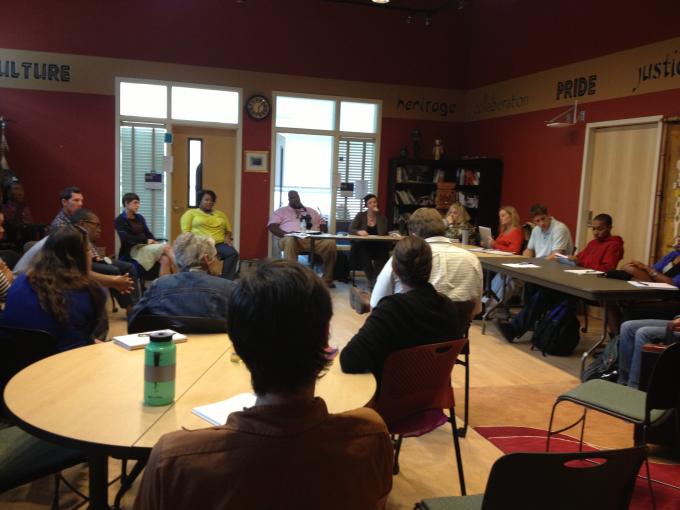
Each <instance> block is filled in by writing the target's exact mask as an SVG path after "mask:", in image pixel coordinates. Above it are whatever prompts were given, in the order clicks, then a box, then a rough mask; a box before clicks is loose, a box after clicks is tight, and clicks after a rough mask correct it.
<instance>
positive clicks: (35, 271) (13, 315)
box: [1, 225, 106, 351]
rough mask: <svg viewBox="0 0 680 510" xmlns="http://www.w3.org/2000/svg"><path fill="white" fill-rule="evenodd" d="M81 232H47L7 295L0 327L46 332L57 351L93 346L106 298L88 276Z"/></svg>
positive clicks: (68, 229) (69, 228)
mask: <svg viewBox="0 0 680 510" xmlns="http://www.w3.org/2000/svg"><path fill="white" fill-rule="evenodd" d="M90 264H91V262H90V252H89V241H88V239H87V234H86V233H85V232H84V231H83V230H82V229H79V228H78V227H74V226H70V225H69V226H66V227H63V228H60V229H56V230H55V232H54V233H53V234H51V235H50V236H49V237H48V238H47V241H46V242H45V246H44V247H43V249H42V250H41V251H40V252H39V253H38V255H36V257H35V259H34V260H33V261H32V264H31V267H30V268H29V269H28V271H27V272H26V273H22V274H20V275H19V276H17V278H16V279H15V280H14V283H13V284H12V286H11V287H10V289H9V292H8V294H7V305H6V306H5V312H4V313H3V316H2V321H1V324H2V325H3V326H10V327H15V328H29V329H41V330H44V331H47V332H48V333H50V334H51V335H52V336H53V337H54V339H55V340H56V342H57V348H58V349H59V351H65V350H68V349H73V348H75V347H81V346H83V345H88V344H91V343H93V342H94V340H95V335H96V331H97V330H98V329H99V328H101V325H102V323H104V322H105V321H106V312H105V311H104V304H105V301H106V295H105V294H104V292H103V291H102V288H101V287H100V286H99V284H97V283H96V282H95V281H94V280H93V279H91V278H90V277H89V275H88V272H89V268H90Z"/></svg>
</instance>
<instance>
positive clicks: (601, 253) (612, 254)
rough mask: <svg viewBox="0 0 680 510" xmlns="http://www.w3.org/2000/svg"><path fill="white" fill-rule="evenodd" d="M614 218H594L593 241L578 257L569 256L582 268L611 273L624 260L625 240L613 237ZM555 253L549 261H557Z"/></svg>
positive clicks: (599, 215)
mask: <svg viewBox="0 0 680 510" xmlns="http://www.w3.org/2000/svg"><path fill="white" fill-rule="evenodd" d="M613 223H614V222H613V220H612V217H611V216H609V215H608V214H598V215H597V216H595V217H594V218H593V221H592V229H593V240H592V241H590V242H589V243H588V244H587V245H586V247H585V248H584V249H583V250H581V251H580V252H578V253H577V254H576V255H569V260H573V261H574V262H576V264H578V265H579V266H581V267H587V268H588V269H595V270H597V271H603V272H607V271H611V270H612V269H616V266H618V265H619V262H620V261H621V259H622V258H623V239H622V238H621V236H613V235H612V226H613ZM556 258H557V255H555V254H554V253H553V254H551V255H549V256H548V259H550V260H555V259H556Z"/></svg>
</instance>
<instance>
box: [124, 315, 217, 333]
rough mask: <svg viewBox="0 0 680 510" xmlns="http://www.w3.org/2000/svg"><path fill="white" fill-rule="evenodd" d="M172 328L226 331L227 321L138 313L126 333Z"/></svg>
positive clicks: (182, 331) (196, 331) (191, 330)
mask: <svg viewBox="0 0 680 510" xmlns="http://www.w3.org/2000/svg"><path fill="white" fill-rule="evenodd" d="M157 329H172V330H174V331H177V332H178V333H197V334H200V333H226V332H227V322H226V321H225V320H223V319H215V318H213V317H188V316H179V315H176V316H172V315H150V314H139V315H137V316H136V317H135V318H134V319H133V320H132V321H131V322H130V323H129V324H128V333H142V332H144V331H155V330H157Z"/></svg>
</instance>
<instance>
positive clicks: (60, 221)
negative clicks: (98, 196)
mask: <svg viewBox="0 0 680 510" xmlns="http://www.w3.org/2000/svg"><path fill="white" fill-rule="evenodd" d="M59 199H60V200H61V211H59V213H58V214H57V215H56V216H55V217H54V219H53V220H52V223H51V224H50V230H52V229H54V228H58V227H63V226H64V225H72V224H73V215H74V214H75V212H76V211H77V210H78V209H80V208H81V207H83V201H84V198H83V194H82V193H81V192H80V188H78V187H76V186H69V187H68V188H64V190H62V192H61V193H59Z"/></svg>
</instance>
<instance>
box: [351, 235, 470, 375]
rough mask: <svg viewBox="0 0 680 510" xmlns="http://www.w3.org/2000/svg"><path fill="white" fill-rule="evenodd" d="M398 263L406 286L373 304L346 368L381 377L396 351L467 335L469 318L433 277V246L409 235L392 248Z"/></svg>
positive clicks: (395, 265)
mask: <svg viewBox="0 0 680 510" xmlns="http://www.w3.org/2000/svg"><path fill="white" fill-rule="evenodd" d="M392 269H393V270H394V272H395V273H396V275H397V276H398V277H399V280H400V281H401V284H402V287H403V292H402V293H400V294H392V295H389V296H386V297H384V298H382V299H381V300H380V302H379V303H378V306H376V307H375V308H374V309H373V310H372V312H371V315H369V316H368V318H367V319H366V322H365V323H364V325H363V326H362V327H361V329H360V330H359V332H358V333H357V334H356V335H354V338H352V340H350V342H349V343H348V344H347V346H346V347H345V348H344V349H343V350H342V352H341V353H340V366H341V367H342V370H343V372H348V373H360V372H372V373H373V374H375V375H376V378H378V380H379V378H380V373H381V371H382V367H383V365H384V364H385V360H386V359H387V357H388V356H389V355H390V353H392V352H393V351H397V350H400V349H406V348H409V347H415V346H417V345H427V344H432V343H436V342H446V341H448V340H455V339H457V338H460V337H461V328H462V325H463V324H464V323H465V322H466V321H463V320H461V319H460V318H458V317H457V310H456V305H455V304H454V303H453V301H451V300H450V299H449V298H448V297H446V296H444V295H443V294H440V293H438V292H437V291H436V290H435V288H434V287H433V286H432V285H431V284H430V283H429V282H428V279H429V277H430V271H431V269H432V250H431V248H430V245H429V244H428V243H427V242H426V241H425V240H423V239H421V238H420V237H416V236H408V237H405V238H404V239H402V240H401V241H399V242H398V243H397V245H396V246H395V248H394V252H393V254H392Z"/></svg>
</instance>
